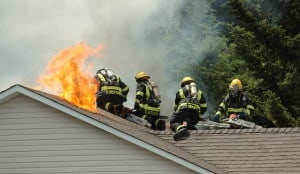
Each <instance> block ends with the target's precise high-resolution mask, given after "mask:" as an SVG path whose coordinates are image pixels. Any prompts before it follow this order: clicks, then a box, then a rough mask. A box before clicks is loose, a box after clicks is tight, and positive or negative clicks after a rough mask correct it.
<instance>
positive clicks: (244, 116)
mask: <svg viewBox="0 0 300 174" xmlns="http://www.w3.org/2000/svg"><path fill="white" fill-rule="evenodd" d="M237 116H238V118H240V119H243V120H244V119H246V118H247V114H246V113H245V112H239V113H238V114H237Z"/></svg>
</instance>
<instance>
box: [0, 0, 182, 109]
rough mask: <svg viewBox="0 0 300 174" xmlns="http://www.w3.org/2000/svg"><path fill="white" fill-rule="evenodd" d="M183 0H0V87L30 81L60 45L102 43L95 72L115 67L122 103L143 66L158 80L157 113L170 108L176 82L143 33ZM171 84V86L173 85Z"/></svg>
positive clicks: (161, 51) (159, 52)
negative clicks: (120, 82) (124, 91)
mask: <svg viewBox="0 0 300 174" xmlns="http://www.w3.org/2000/svg"><path fill="white" fill-rule="evenodd" d="M183 2H184V0H172V1H162V0H128V1H117V0H88V1H86V0H43V1H41V0H26V1H20V0H3V1H0V14H1V15H0V38H1V40H0V55H1V57H0V60H1V64H0V71H1V78H0V91H2V90H4V89H6V88H8V87H10V86H12V85H14V84H22V85H28V84H33V83H34V81H35V80H36V79H37V78H38V76H39V74H41V73H42V72H43V70H44V69H45V67H46V65H47V64H48V61H49V60H50V59H51V58H52V57H53V56H54V55H56V54H57V53H58V52H60V51H61V50H62V49H65V48H69V47H72V46H74V45H75V44H77V43H79V42H84V43H86V44H87V45H89V46H90V47H93V48H94V47H96V46H98V45H99V44H102V45H103V46H104V47H105V49H104V52H103V57H102V58H101V59H97V60H96V61H95V59H93V60H92V63H93V64H94V72H96V71H97V69H99V68H102V67H108V68H111V69H112V70H114V71H115V72H116V73H117V74H119V75H120V76H121V78H122V79H123V80H124V81H125V82H126V83H127V84H128V85H129V87H130V93H129V96H128V101H127V103H126V104H125V105H127V106H129V107H133V101H134V93H135V87H136V86H135V85H136V82H135V80H134V76H135V74H136V73H137V72H139V71H145V72H147V73H149V75H150V76H151V80H152V81H155V82H157V83H158V85H159V87H160V91H161V94H162V100H163V102H162V114H166V115H170V114H171V112H172V109H173V108H172V107H173V102H174V97H175V96H174V95H175V92H176V90H177V88H178V87H179V82H171V81H170V79H171V77H169V76H168V75H169V74H168V73H167V72H168V69H169V68H170V67H168V62H166V61H164V56H165V54H166V52H165V51H166V50H164V49H163V47H162V46H161V45H158V44H154V43H157V42H155V41H153V40H151V39H152V38H149V37H146V36H147V34H149V33H151V32H152V29H155V28H157V27H159V26H160V25H161V24H162V23H163V22H164V21H165V20H166V19H168V18H169V17H170V16H172V15H173V13H174V12H175V11H176V10H177V9H178V8H179V7H180V5H181V4H182V3H183ZM174 84H175V86H174Z"/></svg>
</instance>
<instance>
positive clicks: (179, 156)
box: [0, 85, 300, 174]
mask: <svg viewBox="0 0 300 174" xmlns="http://www.w3.org/2000/svg"><path fill="white" fill-rule="evenodd" d="M20 94H23V95H26V96H28V97H31V98H33V99H35V100H37V101H39V102H42V103H44V104H46V105H49V106H50V107H53V108H56V109H58V110H60V111H62V112H65V113H67V114H69V115H71V116H73V117H75V118H78V119H80V120H82V121H84V122H87V123H89V124H91V125H94V126H96V127H98V128H100V129H102V130H105V131H107V132H109V133H111V134H114V135H116V136H118V137H120V138H122V139H124V140H126V141H129V142H131V143H134V144H136V145H138V146H140V147H142V148H145V149H147V150H149V151H151V152H153V153H156V154H158V155H160V156H162V157H164V158H167V159H169V160H172V161H174V162H176V163H178V164H179V165H182V166H185V167H187V168H190V169H191V170H194V171H196V172H199V173H220V174H221V173H251V174H252V173H300V151H299V149H300V128H262V129H219V130H194V131H191V137H190V138H189V139H187V140H184V141H178V142H176V141H174V140H173V139H172V136H173V134H174V133H173V132H172V131H170V130H166V131H154V130H151V129H148V128H146V127H143V126H140V125H137V124H135V123H132V122H130V121H128V120H125V119H123V118H120V117H117V116H115V115H113V114H110V113H108V112H106V111H104V110H100V113H93V112H89V111H87V110H84V109H80V108H78V107H76V106H74V105H72V104H70V103H69V102H67V101H65V100H62V99H61V98H59V97H57V96H54V95H51V94H48V93H44V92H41V91H37V90H34V89H31V88H28V87H25V86H22V85H14V86H12V87H10V88H8V89H6V90H4V91H2V92H0V104H1V103H2V102H4V101H6V100H9V99H10V98H11V97H13V96H16V95H20Z"/></svg>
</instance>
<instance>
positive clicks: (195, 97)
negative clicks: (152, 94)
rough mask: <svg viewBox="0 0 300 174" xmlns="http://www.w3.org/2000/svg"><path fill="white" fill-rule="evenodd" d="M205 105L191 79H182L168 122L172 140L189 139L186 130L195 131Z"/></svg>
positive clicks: (201, 95)
mask: <svg viewBox="0 0 300 174" xmlns="http://www.w3.org/2000/svg"><path fill="white" fill-rule="evenodd" d="M206 109H207V104H206V100H205V97H204V96H203V93H202V91H201V90H200V89H197V86H196V83H195V81H194V80H193V79H192V78H191V77H188V76H187V77H184V78H183V79H182V81H181V88H180V89H179V90H178V91H177V92H176V97H175V106H174V112H173V115H172V117H171V120H170V128H171V129H172V131H174V132H175V135H174V137H173V138H174V140H175V141H178V140H183V139H185V138H187V137H189V135H190V133H189V131H188V130H195V129H196V128H195V125H196V124H197V123H198V121H199V120H200V116H201V115H202V114H204V113H205V112H206Z"/></svg>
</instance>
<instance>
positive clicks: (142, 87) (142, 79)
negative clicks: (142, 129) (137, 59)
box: [134, 72, 165, 130]
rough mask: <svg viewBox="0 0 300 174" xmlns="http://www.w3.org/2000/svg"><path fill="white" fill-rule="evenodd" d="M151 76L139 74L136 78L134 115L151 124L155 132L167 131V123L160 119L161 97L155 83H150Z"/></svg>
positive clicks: (143, 73)
mask: <svg viewBox="0 0 300 174" xmlns="http://www.w3.org/2000/svg"><path fill="white" fill-rule="evenodd" d="M149 79H150V76H149V75H148V74H147V73H145V72H139V73H137V74H136V76H135V80H136V82H137V86H136V94H135V103H134V110H135V112H134V114H135V115H136V116H139V117H141V118H143V119H145V120H147V121H148V122H149V123H151V128H152V129H154V130H165V121H164V120H163V119H160V118H159V115H160V103H161V100H160V96H159V94H158V92H157V91H156V90H155V87H156V86H155V85H154V83H153V82H152V83H150V81H149Z"/></svg>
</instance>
